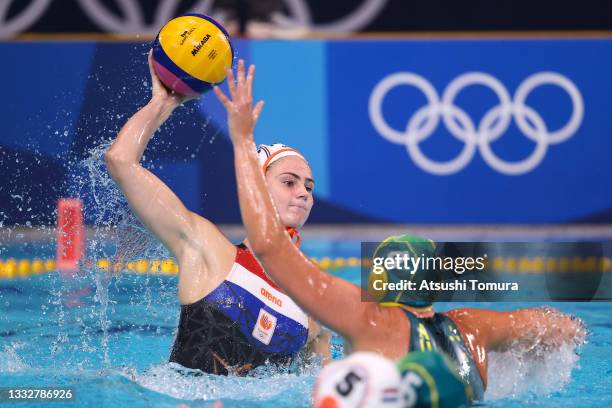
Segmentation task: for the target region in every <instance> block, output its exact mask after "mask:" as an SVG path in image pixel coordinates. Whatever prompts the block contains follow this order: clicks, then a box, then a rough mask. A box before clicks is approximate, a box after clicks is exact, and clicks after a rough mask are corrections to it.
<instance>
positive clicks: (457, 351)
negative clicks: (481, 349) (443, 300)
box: [404, 310, 485, 400]
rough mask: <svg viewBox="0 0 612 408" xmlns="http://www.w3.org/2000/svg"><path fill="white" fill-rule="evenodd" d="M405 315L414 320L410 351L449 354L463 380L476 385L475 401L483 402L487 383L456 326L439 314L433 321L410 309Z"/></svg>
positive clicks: (411, 326)
mask: <svg viewBox="0 0 612 408" xmlns="http://www.w3.org/2000/svg"><path fill="white" fill-rule="evenodd" d="M404 313H405V314H406V316H407V317H408V319H409V320H410V345H409V346H410V351H428V350H436V351H443V352H445V353H446V354H447V355H448V356H449V357H450V358H451V359H452V360H453V361H454V362H455V363H456V364H457V368H458V371H459V374H460V375H461V377H463V379H464V380H465V381H466V382H467V383H468V384H470V385H471V386H472V388H473V390H474V398H475V399H477V400H478V399H482V397H483V395H484V390H485V386H484V382H483V380H482V377H481V376H480V372H479V371H478V367H476V363H475V361H474V358H473V357H472V354H471V353H470V352H469V350H468V349H467V347H466V345H465V342H464V341H463V339H462V337H461V334H460V333H459V330H458V329H457V326H456V325H455V323H453V321H452V320H451V319H450V318H448V317H447V316H445V315H443V314H439V313H436V314H434V315H433V316H432V317H429V318H419V317H416V316H415V315H414V314H412V313H410V312H408V311H407V310H404Z"/></svg>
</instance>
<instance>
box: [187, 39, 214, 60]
mask: <svg viewBox="0 0 612 408" xmlns="http://www.w3.org/2000/svg"><path fill="white" fill-rule="evenodd" d="M209 39H210V34H206V35H205V36H204V38H202V41H200V42H199V43H198V44H196V45H195V47H193V50H191V55H193V56H194V57H195V56H196V54H197V53H198V52H199V51H200V50H201V49H202V46H203V45H204V44H206V41H208V40H209Z"/></svg>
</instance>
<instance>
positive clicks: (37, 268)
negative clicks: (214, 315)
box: [0, 257, 360, 279]
mask: <svg viewBox="0 0 612 408" xmlns="http://www.w3.org/2000/svg"><path fill="white" fill-rule="evenodd" d="M311 259H312V261H313V262H314V263H315V264H317V265H318V266H319V267H320V268H322V269H326V270H331V269H338V268H345V267H355V266H359V265H360V264H359V258H356V257H349V258H340V257H339V258H329V257H323V258H320V259H318V258H311ZM94 264H95V266H96V267H97V268H98V269H101V270H104V271H113V272H131V273H138V274H145V273H152V274H159V275H176V274H177V273H178V270H179V267H178V264H177V263H176V261H175V260H174V259H172V258H165V259H138V260H135V261H129V262H114V261H112V260H110V259H108V258H102V259H98V260H96V261H94V260H86V261H84V266H85V267H92V266H93V265H94ZM54 271H56V264H55V260H53V259H44V260H43V259H39V258H34V259H15V258H9V259H0V279H14V278H22V279H23V278H29V277H31V276H35V275H40V274H44V273H49V272H54Z"/></svg>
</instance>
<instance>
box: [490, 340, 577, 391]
mask: <svg viewBox="0 0 612 408" xmlns="http://www.w3.org/2000/svg"><path fill="white" fill-rule="evenodd" d="M579 359H580V357H579V355H578V354H577V353H576V348H575V346H574V345H569V344H567V345H564V346H561V347H560V348H558V349H555V350H542V349H539V350H536V349H534V350H530V351H527V350H516V349H515V350H509V351H505V352H502V353H490V354H489V368H488V371H487V372H488V380H489V382H488V385H487V391H486V394H485V399H487V400H496V399H501V398H520V397H525V396H527V395H530V394H535V395H539V396H542V395H549V394H551V393H553V392H556V391H560V390H562V389H563V388H564V387H565V386H566V385H567V384H568V383H569V381H570V379H571V374H572V371H573V370H574V369H575V368H576V367H578V362H579Z"/></svg>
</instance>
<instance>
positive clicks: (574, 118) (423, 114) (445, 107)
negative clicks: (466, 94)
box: [368, 72, 584, 175]
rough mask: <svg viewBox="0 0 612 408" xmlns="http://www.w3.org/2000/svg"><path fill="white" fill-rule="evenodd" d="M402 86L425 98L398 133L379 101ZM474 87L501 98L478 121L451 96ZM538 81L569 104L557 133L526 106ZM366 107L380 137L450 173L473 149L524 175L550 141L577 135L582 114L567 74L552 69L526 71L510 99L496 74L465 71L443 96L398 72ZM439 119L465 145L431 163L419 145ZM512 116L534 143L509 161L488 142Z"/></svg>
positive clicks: (422, 163)
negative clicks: (562, 95) (448, 157)
mask: <svg viewBox="0 0 612 408" xmlns="http://www.w3.org/2000/svg"><path fill="white" fill-rule="evenodd" d="M401 85H409V86H413V87H415V88H417V89H418V90H419V91H421V92H422V93H423V94H424V95H425V98H427V105H425V106H423V107H421V108H419V109H418V110H417V111H416V112H414V113H413V114H412V116H411V117H410V118H409V119H408V121H407V124H406V129H405V130H403V131H398V130H396V129H394V128H392V127H391V126H389V124H388V123H387V122H386V120H385V119H384V117H383V112H382V104H383V100H384V98H385V96H386V95H387V93H388V92H389V91H390V90H391V89H393V88H395V87H396V86H401ZM474 85H480V86H485V87H488V88H489V89H491V90H492V91H493V92H494V93H495V95H496V96H497V98H498V99H499V104H498V105H497V106H494V107H492V108H491V109H489V110H488V111H487V112H486V113H485V115H484V116H483V117H482V119H481V120H480V122H479V123H478V125H476V124H475V123H474V121H473V120H472V119H471V118H470V116H469V115H468V114H467V113H466V112H465V111H464V110H463V109H461V108H460V107H459V106H457V105H455V104H454V101H455V98H456V97H457V95H458V94H459V93H460V92H461V91H462V90H463V89H465V88H467V87H469V86H474ZM542 85H556V86H558V87H560V88H561V89H562V90H563V91H565V92H566V93H567V94H568V95H569V97H570V99H571V102H572V114H571V116H570V118H569V120H568V121H567V123H566V124H565V125H564V126H563V127H562V128H560V129H558V130H555V131H550V130H549V129H548V126H547V125H546V122H545V121H544V119H543V118H542V117H541V116H540V114H539V113H538V112H536V111H535V110H534V109H533V108H532V107H530V106H528V105H527V104H526V100H527V97H528V96H529V94H530V93H531V92H532V91H533V90H534V89H535V88H537V87H539V86H542ZM368 108H369V115H370V120H371V121H372V124H373V125H374V128H375V129H376V130H377V131H378V133H380V135H381V136H382V137H384V138H385V139H387V140H388V141H390V142H392V143H396V144H403V145H405V146H406V148H407V150H408V154H409V155H410V157H411V158H412V160H413V161H414V163H415V164H416V165H417V166H419V167H420V168H421V169H423V170H425V171H427V172H429V173H432V174H436V175H449V174H454V173H457V172H459V171H460V170H462V169H463V168H465V167H466V166H467V165H468V163H469V162H470V161H471V160H472V158H473V157H474V154H475V153H476V148H478V150H479V152H480V154H481V155H482V157H483V159H484V160H485V162H486V163H487V164H488V165H489V166H491V167H492V168H493V169H495V170H497V171H498V172H500V173H503V174H507V175H520V174H525V173H528V172H530V171H531V170H533V169H534V168H536V167H537V166H538V165H539V164H540V163H541V162H542V160H543V159H544V156H545V154H546V150H547V149H548V146H549V145H554V144H559V143H562V142H564V141H566V140H567V139H569V138H570V137H572V136H573V135H574V134H575V133H576V131H577V130H578V128H579V127H580V124H581V123H582V119H583V116H584V102H583V99H582V95H581V93H580V91H579V90H578V88H577V87H576V85H574V83H573V82H572V81H570V80H569V79H568V78H567V77H565V76H563V75H561V74H559V73H556V72H539V73H536V74H533V75H530V76H529V77H527V78H526V79H525V80H524V81H523V82H522V83H521V84H520V85H519V87H518V88H517V89H516V92H515V93H514V97H513V98H510V95H509V93H508V90H507V89H506V88H505V87H504V85H503V84H502V83H501V82H500V81H499V80H498V79H497V78H495V77H494V76H492V75H490V74H487V73H484V72H467V73H464V74H462V75H460V76H458V77H457V78H455V79H454V80H453V81H452V82H451V83H450V84H448V86H447V87H446V89H445V90H444V92H443V94H442V98H441V99H440V98H439V97H438V94H437V93H436V90H435V89H434V87H433V86H432V84H431V83H430V82H429V81H427V79H425V78H423V77H422V76H420V75H417V74H415V73H412V72H399V73H395V74H392V75H389V76H387V77H385V78H384V79H383V80H381V81H380V82H379V83H378V84H377V85H376V86H375V87H374V90H373V91H372V94H371V95H370V100H369V107H368ZM440 118H441V119H442V121H443V123H444V125H445V126H446V128H447V129H448V131H449V132H450V134H451V135H452V136H453V137H454V138H456V139H457V140H459V141H461V142H462V143H464V146H463V149H462V150H461V152H460V153H459V154H458V155H457V157H455V158H453V159H451V160H448V161H434V160H432V159H430V158H429V157H427V156H426V155H425V154H424V153H423V152H422V151H421V148H420V147H419V144H420V143H421V142H423V141H424V140H426V139H427V138H429V137H430V136H431V135H432V134H433V132H434V131H435V130H436V128H437V126H438V124H439V122H440ZM513 118H514V122H515V123H516V125H517V127H518V128H519V130H520V131H521V132H522V133H523V135H524V136H526V137H527V138H528V139H530V140H532V141H533V142H534V143H535V144H536V146H535V149H534V150H533V152H532V153H531V154H530V155H529V156H528V157H527V158H525V159H523V160H519V161H512V162H510V161H505V160H503V159H501V158H499V157H498V156H497V155H496V154H495V153H494V152H493V150H492V148H491V143H492V142H494V141H495V140H497V139H499V138H500V137H501V136H502V135H503V134H504V133H505V132H506V130H507V129H508V127H509V126H510V122H511V120H512V119H513Z"/></svg>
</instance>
